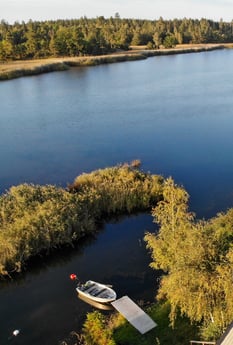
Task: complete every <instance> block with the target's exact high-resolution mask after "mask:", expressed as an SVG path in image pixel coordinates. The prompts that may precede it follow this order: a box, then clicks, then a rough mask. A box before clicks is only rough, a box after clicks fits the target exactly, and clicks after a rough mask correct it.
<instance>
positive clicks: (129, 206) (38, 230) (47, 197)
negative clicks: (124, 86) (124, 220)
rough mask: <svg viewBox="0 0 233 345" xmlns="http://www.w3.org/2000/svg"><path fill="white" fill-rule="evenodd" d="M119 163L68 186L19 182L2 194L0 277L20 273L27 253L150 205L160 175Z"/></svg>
mask: <svg viewBox="0 0 233 345" xmlns="http://www.w3.org/2000/svg"><path fill="white" fill-rule="evenodd" d="M137 163H138V162H137V161H136V162H133V163H132V164H131V165H127V164H125V165H121V166H116V167H111V168H106V169H101V170H97V171H94V172H92V173H89V174H82V175H80V176H78V177H77V178H76V179H75V181H74V183H73V184H72V185H70V186H69V188H67V189H63V188H58V187H56V186H51V185H47V186H40V185H28V184H23V185H19V186H13V187H11V188H10V190H9V191H8V192H7V193H6V194H4V195H2V196H1V197H0V276H1V275H2V276H3V275H9V274H12V273H14V272H20V271H21V270H22V269H23V268H24V267H25V263H26V262H27V261H28V260H29V259H30V257H32V256H35V255H38V254H46V253H48V252H49V251H50V250H51V249H54V248H57V247H61V246H64V245H72V243H73V242H74V241H78V240H79V239H80V238H81V237H83V236H86V235H87V234H90V233H94V232H95V231H96V230H97V225H98V224H99V223H100V222H103V221H105V220H106V219H108V218H109V217H111V216H113V215H116V214H130V213H133V212H135V211H143V210H147V209H149V208H150V207H151V206H152V205H155V204H156V202H157V201H158V200H159V199H161V195H162V186H163V178H162V177H161V176H157V175H150V174H146V173H144V172H142V171H140V170H139V169H138V168H137V167H135V165H137Z"/></svg>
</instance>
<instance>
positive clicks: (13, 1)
mask: <svg viewBox="0 0 233 345" xmlns="http://www.w3.org/2000/svg"><path fill="white" fill-rule="evenodd" d="M116 13H119V15H120V17H121V18H138V19H158V18H159V17H163V18H164V19H174V18H179V19H182V18H184V17H186V18H192V19H201V18H206V19H212V20H215V21H220V19H223V20H224V21H227V22H231V21H232V20H233V0H0V19H4V20H6V21H7V22H8V23H13V22H15V21H19V22H21V21H25V22H27V21H28V20H30V19H32V20H39V21H43V20H47V19H52V20H56V19H71V18H75V19H78V18H80V17H84V16H86V17H88V18H96V17H99V16H104V17H105V18H109V17H114V16H115V14H116Z"/></svg>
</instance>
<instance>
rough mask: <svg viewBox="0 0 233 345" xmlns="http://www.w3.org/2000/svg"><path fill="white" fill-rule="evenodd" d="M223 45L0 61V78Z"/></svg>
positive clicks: (184, 52) (213, 48)
mask: <svg viewBox="0 0 233 345" xmlns="http://www.w3.org/2000/svg"><path fill="white" fill-rule="evenodd" d="M224 47H231V45H223V44H205V45H203V44H199V45H178V46H177V47H176V48H172V49H156V50H146V47H133V49H132V50H130V51H127V52H119V53H115V54H109V55H100V56H85V57H74V58H69V57H64V58H49V59H38V60H24V61H22V60H21V61H13V62H2V63H0V80H9V79H13V78H19V77H22V76H29V75H37V74H41V73H48V72H53V71H62V70H66V69H69V68H70V67H74V66H95V65H99V64H106V63H114V62H122V61H133V60H140V59H146V58H148V57H152V56H159V55H171V54H187V53H197V52H202V51H211V50H215V49H222V48H224ZM136 48H137V49H136Z"/></svg>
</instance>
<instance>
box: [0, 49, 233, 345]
mask: <svg viewBox="0 0 233 345" xmlns="http://www.w3.org/2000/svg"><path fill="white" fill-rule="evenodd" d="M232 61H233V50H221V51H213V52H209V53H198V54H185V55H177V56H164V57H154V58H150V59H147V60H142V61H135V62H125V63H116V64H112V65H102V66H98V67H90V68H75V69H71V70H69V71H68V72H58V73H51V74H45V75H41V76H36V77H27V78H21V79H16V80H12V81H6V82H1V83H0V104H1V111H0V130H1V135H0V147H1V149H0V162H1V168H0V192H2V193H3V192H4V191H5V190H6V189H8V188H9V187H10V186H11V185H16V184H19V183H23V182H33V183H40V184H46V183H52V184H58V185H61V186H66V184H67V183H70V182H72V181H73V179H74V178H75V177H76V176H77V175H79V174H80V173H82V172H88V171H91V170H93V169H97V168H103V167H106V166H111V165H115V164H118V163H123V162H126V161H131V160H133V159H136V158H138V159H140V160H141V161H142V168H143V169H144V170H145V171H150V172H152V173H157V174H162V175H164V176H170V175H171V176H173V178H174V179H175V181H176V182H177V183H181V184H183V185H184V187H185V188H186V190H187V191H188V192H189V194H190V196H191V203H190V207H191V210H192V211H194V212H196V213H197V216H198V217H201V218H202V217H205V218H208V217H210V216H213V215H215V214H216V212H219V211H222V210H223V211H224V210H226V209H227V208H229V207H232V205H233V178H232V176H233V159H232V148H233V135H232V127H233V110H232V109H233V98H232V94H233V65H232ZM146 229H154V225H153V223H152V219H151V217H150V216H147V215H140V216H135V217H132V218H127V219H123V220H122V221H120V222H116V223H115V224H108V225H107V226H106V227H105V228H104V231H103V232H102V233H101V234H100V235H99V236H98V237H97V238H96V239H94V240H93V241H92V242H91V243H85V244H83V245H82V246H81V247H80V249H76V250H74V251H73V252H72V253H70V251H68V253H63V252H62V253H60V254H59V255H58V256H55V257H54V258H53V259H51V260H47V261H43V262H41V263H39V264H38V267H34V268H33V269H32V268H31V269H30V270H29V272H28V273H27V274H25V275H24V276H23V277H22V279H19V280H17V281H15V282H12V283H7V284H1V288H0V317H1V322H0V343H1V344H2V343H3V344H8V342H14V343H17V344H26V345H27V344H31V343H33V344H35V345H37V344H38V345H40V344H42V343H43V344H44V345H46V344H48V345H49V344H57V342H58V340H62V339H64V337H65V336H66V335H68V333H69V331H72V330H73V329H77V328H79V326H77V325H80V322H81V321H80V320H82V318H83V317H84V315H85V312H86V310H87V308H88V307H87V306H86V305H85V304H84V303H83V302H82V301H79V300H77V298H76V296H75V293H74V287H73V286H72V285H71V283H70V282H69V280H68V278H67V277H68V275H69V274H70V273H71V272H72V271H75V272H77V273H78V274H80V275H81V277H80V278H81V279H82V280H85V279H88V278H91V279H92V278H93V279H94V278H95V279H97V280H101V281H106V282H109V283H114V286H115V287H116V289H117V291H118V292H119V293H120V294H128V295H129V296H130V297H132V298H135V299H141V298H142V299H146V300H150V299H151V298H153V295H154V291H155V285H156V283H155V280H156V279H155V278H156V277H155V276H154V275H155V273H154V272H152V271H151V270H150V269H149V268H148V262H149V260H150V259H149V257H148V256H145V248H144V244H141V239H142V237H143V234H144V231H145V230H146ZM59 258H60V259H59ZM15 328H22V335H20V337H18V338H15V339H13V340H12V339H8V337H9V334H10V332H11V330H13V329H15ZM1 339H3V340H2V342H1Z"/></svg>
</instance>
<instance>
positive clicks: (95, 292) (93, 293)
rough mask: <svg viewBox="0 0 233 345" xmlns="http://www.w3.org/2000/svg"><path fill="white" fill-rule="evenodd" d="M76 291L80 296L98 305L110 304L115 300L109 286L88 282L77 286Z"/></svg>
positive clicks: (114, 294) (113, 292)
mask: <svg viewBox="0 0 233 345" xmlns="http://www.w3.org/2000/svg"><path fill="white" fill-rule="evenodd" d="M76 291H77V292H78V294H79V295H80V296H84V297H86V298H89V299H90V300H92V301H95V302H98V303H110V302H113V301H115V300H116V297H117V296H116V292H115V291H114V290H113V289H112V288H111V287H110V286H109V285H105V284H101V283H97V282H95V281H93V280H88V281H87V282H86V283H85V284H78V285H77V287H76Z"/></svg>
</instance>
